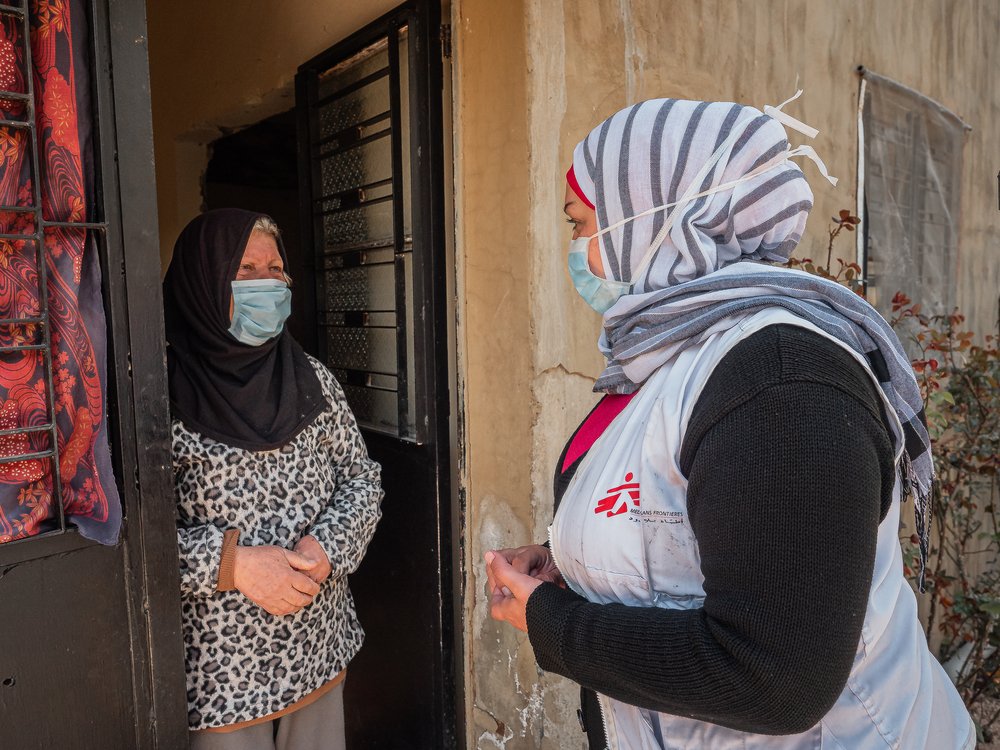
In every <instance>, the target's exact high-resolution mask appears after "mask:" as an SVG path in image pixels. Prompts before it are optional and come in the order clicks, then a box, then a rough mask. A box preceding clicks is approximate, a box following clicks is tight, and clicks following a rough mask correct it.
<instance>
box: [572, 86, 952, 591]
mask: <svg viewBox="0 0 1000 750" xmlns="http://www.w3.org/2000/svg"><path fill="white" fill-rule="evenodd" d="M747 120H749V124H748V125H747V127H746V128H745V129H744V130H743V131H742V134H741V135H740V136H739V137H738V138H737V139H736V140H735V141H734V142H733V144H732V145H731V147H730V148H729V149H728V152H727V153H724V154H723V156H722V158H721V159H720V160H719V162H718V163H717V164H716V165H715V167H714V168H713V169H711V170H710V171H709V173H708V176H706V177H705V179H704V180H703V181H702V184H699V185H697V186H694V188H693V189H692V185H691V184H690V183H691V181H692V179H693V177H694V176H695V175H696V174H697V173H698V172H699V171H700V170H701V168H702V167H703V166H704V164H705V162H706V161H708V159H709V157H710V156H711V155H712V154H713V153H714V152H715V151H716V150H717V149H718V147H719V144H722V143H723V142H724V141H725V140H726V138H727V137H728V136H729V134H730V133H731V132H732V131H733V129H734V128H738V127H739V126H740V125H741V124H742V123H744V122H745V121H747ZM787 150H788V141H787V139H786V137H785V132H784V128H783V127H782V125H781V124H780V123H779V122H778V121H776V120H774V119H772V118H771V117H770V116H768V115H764V114H762V113H760V112H759V111H758V110H756V109H753V108H752V107H744V106H741V105H738V104H725V103H706V102H688V101H675V100H671V99H654V100H651V101H647V102H642V103H640V104H636V105H633V106H632V107H629V108H627V109H624V110H622V111H621V112H618V113H617V114H615V115H613V116H612V117H611V118H609V119H608V120H605V121H604V122H603V123H601V124H600V125H599V126H598V127H597V128H595V129H594V130H593V131H592V132H591V133H590V135H589V136H587V138H586V139H585V140H584V141H582V142H581V143H580V144H579V145H578V146H577V147H576V151H575V153H574V157H573V168H574V172H575V174H576V179H577V181H578V183H579V185H580V188H581V189H582V190H583V192H584V193H585V194H586V196H587V197H588V198H589V199H590V200H591V202H593V203H594V205H595V210H596V212H597V220H598V226H599V227H600V228H604V227H609V226H612V225H613V224H615V223H616V222H618V221H620V220H622V219H624V218H627V217H629V216H635V215H636V214H638V213H641V212H642V211H645V210H648V209H649V208H652V207H654V206H659V205H663V204H666V203H671V202H673V201H675V200H678V199H680V198H682V197H683V196H684V194H685V193H686V192H689V190H690V192H692V193H694V192H703V191H705V190H708V189H711V188H712V187H713V186H717V185H720V184H724V183H728V182H730V181H733V180H736V179H739V178H740V177H742V176H744V175H746V174H747V173H748V172H750V171H752V170H753V169H755V168H757V167H759V166H760V165H761V164H765V163H767V162H768V161H769V160H773V159H774V158H775V157H776V156H779V155H780V154H782V153H783V152H786V151H787ZM811 207H812V193H811V191H810V190H809V186H808V185H807V184H806V181H805V178H804V176H803V175H802V172H801V171H800V170H799V168H798V167H797V166H795V165H794V164H792V163H791V162H787V161H786V162H784V163H782V164H781V165H780V166H778V167H777V168H775V169H771V170H769V171H767V172H765V173H763V174H760V175H758V176H756V177H754V178H752V179H751V180H748V181H746V182H742V183H740V184H739V185H737V186H735V188H734V189H732V190H726V191H722V192H717V193H713V194H711V195H708V196H705V197H703V198H698V199H696V200H694V201H691V202H688V203H685V204H681V205H679V206H677V207H676V208H675V209H669V211H679V212H680V213H679V214H678V215H677V220H676V221H675V223H674V225H673V227H672V228H671V229H670V231H669V233H668V234H667V236H666V238H665V239H664V241H663V242H662V243H661V244H660V245H659V246H657V247H656V248H653V249H652V250H651V252H654V253H655V254H656V255H655V256H654V257H653V259H652V261H651V262H650V263H649V265H648V266H646V268H645V270H643V271H642V273H641V274H640V277H639V278H636V279H633V278H632V274H633V273H634V272H635V270H636V269H637V268H639V264H640V262H641V260H642V255H643V253H644V252H646V251H647V248H648V247H649V246H650V244H651V241H652V239H653V238H654V237H655V236H656V235H657V233H658V232H659V231H660V229H661V228H662V227H663V222H664V221H665V220H666V217H665V216H664V214H665V213H666V214H668V215H669V213H668V211H664V212H658V213H654V214H652V215H650V216H646V217H642V218H639V219H636V220H635V221H633V222H629V223H626V224H625V225H624V226H622V227H620V228H619V229H616V230H612V231H611V232H608V233H607V234H604V235H602V236H601V238H602V245H601V249H602V260H603V262H604V268H605V269H606V271H607V272H608V276H609V277H613V278H615V279H618V280H623V281H629V280H631V281H632V284H633V285H632V290H631V293H630V294H627V295H625V296H623V297H622V298H620V299H619V300H618V301H617V302H616V303H615V304H614V305H613V306H612V307H611V308H610V309H609V310H608V311H607V312H606V313H605V314H604V331H603V333H602V334H601V339H600V348H601V351H602V353H603V354H604V356H605V358H606V359H607V367H606V369H605V370H604V372H603V373H602V374H601V376H600V378H598V380H597V383H596V384H595V386H594V390H596V391H606V392H610V393H632V392H634V391H636V390H638V388H639V387H640V386H641V385H642V383H644V382H645V380H646V379H647V378H648V377H649V376H650V375H651V374H652V373H653V371H655V370H656V369H657V368H658V367H660V366H662V365H664V364H666V363H667V362H669V361H670V360H672V359H673V358H674V357H675V356H676V355H677V354H678V353H679V352H681V351H683V350H684V349H686V348H688V347H690V346H694V345H696V344H699V343H701V342H703V341H705V340H706V339H708V338H709V337H711V336H713V335H714V334H717V333H720V332H722V331H725V330H727V329H729V328H730V327H732V326H733V325H736V324H738V323H739V322H740V321H741V320H743V319H744V318H746V317H747V316H748V315H751V314H753V313H755V312H758V311H760V310H762V309H764V308H767V307H779V308H783V309H785V310H787V311H789V312H791V313H793V314H795V315H797V316H799V317H801V318H803V319H804V320H807V321H809V322H811V323H812V324H814V325H816V326H817V327H819V328H820V329H821V330H823V331H825V332H826V333H828V334H830V335H831V336H833V337H835V338H836V339H838V340H840V341H842V342H843V343H845V344H846V345H847V346H849V347H850V348H851V349H853V350H854V351H856V352H858V353H859V354H862V355H863V356H864V357H865V358H866V359H867V361H868V363H869V365H870V367H871V369H872V372H873V373H874V374H875V376H876V378H877V379H878V381H879V385H880V388H881V389H882V391H883V393H884V394H885V396H886V399H887V400H888V402H889V403H890V404H891V405H892V407H893V409H894V410H895V412H896V415H897V416H898V417H899V423H900V425H901V427H902V429H901V431H898V430H895V429H894V431H896V432H897V434H896V435H895V438H896V447H897V451H898V452H899V454H900V455H901V461H900V475H901V478H902V480H903V489H904V495H909V494H913V495H914V497H915V504H914V506H915V507H914V510H915V516H916V532H917V535H918V537H919V539H920V556H921V568H920V579H919V587H920V590H921V591H923V588H924V569H925V566H926V560H927V554H928V533H929V529H928V521H929V511H930V502H931V495H932V492H933V487H934V467H933V461H932V458H931V452H930V437H929V435H928V433H927V426H926V420H925V418H924V412H923V399H922V398H921V394H920V389H919V387H918V385H917V382H916V378H915V377H914V375H913V370H912V368H911V366H910V361H909V358H908V356H907V355H906V352H905V351H904V350H903V347H902V345H901V344H900V342H899V339H898V338H897V337H896V334H895V333H894V332H893V330H892V329H891V328H890V326H889V324H888V323H886V321H885V320H884V319H883V318H882V317H881V316H880V315H879V314H878V312H876V311H875V309H874V308H873V307H871V305H869V304H868V303H867V302H866V301H865V300H863V299H862V298H860V297H859V296H858V295H856V294H855V293H854V292H852V291H850V290H849V289H846V288H845V287H843V286H841V285H839V284H836V283H834V282H831V281H827V280H825V279H822V278H819V277H817V276H813V275H811V274H807V273H803V272H799V271H791V270H789V269H784V268H775V267H771V266H769V265H766V264H763V263H741V264H739V265H738V266H733V264H735V263H737V262H738V261H747V260H750V261H761V260H770V261H784V260H786V259H787V258H788V257H789V256H790V255H791V253H792V251H793V249H794V248H795V246H796V244H797V243H798V241H799V239H800V238H801V236H802V231H803V229H804V227H805V222H806V217H807V214H808V212H809V209H810V208H811ZM729 266H732V267H729ZM727 267H728V268H727Z"/></svg>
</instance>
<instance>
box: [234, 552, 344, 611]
mask: <svg viewBox="0 0 1000 750" xmlns="http://www.w3.org/2000/svg"><path fill="white" fill-rule="evenodd" d="M330 570H331V568H330V561H329V559H327V556H326V553H325V552H324V551H323V548H322V547H321V546H320V544H319V542H317V541H316V539H315V538H314V537H312V536H309V535H307V536H304V537H302V539H300V540H299V542H298V543H297V544H296V545H295V549H294V550H287V549H284V548H283V547H275V546H260V547H237V548H236V557H235V561H234V565H233V579H234V583H235V584H236V588H237V589H238V590H239V591H240V593H242V594H243V595H244V596H245V597H246V598H247V599H249V600H250V601H252V602H253V603H254V604H256V605H258V606H259V607H261V608H262V609H264V610H266V611H267V612H270V613H271V614H272V615H279V616H280V615H290V614H294V613H295V612H298V611H299V610H300V609H302V608H303V607H305V606H307V605H308V604H310V603H311V602H312V600H313V597H315V596H316V594H318V593H319V588H320V584H321V583H323V581H325V580H326V579H327V577H329V575H330Z"/></svg>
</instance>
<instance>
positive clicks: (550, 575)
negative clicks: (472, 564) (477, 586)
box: [486, 544, 566, 596]
mask: <svg viewBox="0 0 1000 750" xmlns="http://www.w3.org/2000/svg"><path fill="white" fill-rule="evenodd" d="M495 553H496V554H497V555H500V556H502V557H503V558H504V559H505V560H506V561H507V562H508V563H510V565H511V567H512V568H514V570H516V571H517V572H518V573H523V574H524V575H527V576H531V577H532V578H535V579H537V580H539V581H544V582H546V583H554V584H556V585H557V586H559V587H561V588H566V581H564V580H563V577H562V573H560V572H559V568H557V567H556V562H555V560H554V559H553V557H552V552H551V551H549V548H548V547H543V546H542V545H540V544H528V545H526V546H524V547H513V548H509V549H501V550H495ZM486 575H487V579H488V581H489V588H490V594H493V593H494V592H495V591H496V589H497V583H496V582H495V581H494V580H493V574H492V571H491V569H490V567H489V566H487V567H486ZM503 593H504V594H505V595H508V596H509V595H510V592H509V591H504V592H503Z"/></svg>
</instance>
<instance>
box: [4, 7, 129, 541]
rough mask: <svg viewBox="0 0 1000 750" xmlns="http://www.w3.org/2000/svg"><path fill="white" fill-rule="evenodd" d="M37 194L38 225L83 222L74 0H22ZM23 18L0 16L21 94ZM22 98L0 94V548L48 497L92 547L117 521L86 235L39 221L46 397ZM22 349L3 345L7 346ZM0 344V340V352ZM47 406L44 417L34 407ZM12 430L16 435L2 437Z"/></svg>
mask: <svg viewBox="0 0 1000 750" xmlns="http://www.w3.org/2000/svg"><path fill="white" fill-rule="evenodd" d="M28 10H29V25H30V29H31V31H30V49H31V63H32V65H31V70H32V84H33V87H34V92H33V93H34V119H35V125H36V132H37V142H38V154H37V164H38V171H39V175H38V176H37V177H38V188H39V190H38V193H39V194H40V198H41V216H42V220H43V222H51V223H58V224H63V223H82V222H92V221H95V217H94V216H93V213H94V207H93V196H94V195H95V190H94V189H93V185H92V184H91V179H92V175H93V174H94V171H93V164H92V144H91V132H92V119H91V118H92V115H91V108H90V73H89V65H90V61H89V47H88V29H87V21H88V19H87V16H86V8H85V6H84V4H83V2H79V1H78V0H72V2H71V0H32V1H31V2H29V3H28ZM25 42H26V40H25V38H24V34H23V20H22V19H21V18H20V17H19V16H17V15H16V14H3V15H0V89H2V90H3V91H4V92H12V93H20V94H28V93H29V92H28V87H27V77H26V71H27V70H28V66H27V65H26V57H27V54H26V52H27V46H26V44H25ZM30 116H31V107H30V104H29V102H28V101H27V100H26V98H21V97H7V98H5V97H3V95H2V94H0V117H2V119H3V120H5V121H9V122H8V124H6V125H0V317H2V318H3V319H4V321H0V459H2V458H4V457H8V458H9V457H14V456H22V455H25V454H32V453H43V452H45V451H48V450H49V449H50V448H51V431H49V430H44V429H43V430H35V431H28V430H25V429H24V428H30V427H36V428H37V427H40V426H42V427H43V426H45V425H47V424H49V423H50V422H49V420H50V419H53V418H54V419H55V425H56V430H55V432H56V435H57V449H58V453H57V455H58V474H59V481H60V489H61V492H59V493H57V492H56V484H55V483H56V479H55V476H56V471H55V469H56V466H55V465H54V464H53V461H52V459H51V458H48V457H34V458H27V459H24V460H14V461H7V462H2V463H0V542H8V541H11V540H14V539H21V538H23V537H27V536H32V535H34V534H38V533H42V532H44V531H48V530H51V529H54V528H58V522H57V519H58V509H57V508H56V507H55V503H56V501H57V498H58V497H59V496H61V498H62V505H63V510H64V513H65V516H66V518H67V519H68V520H69V521H71V522H72V523H73V524H75V525H76V526H77V527H78V528H79V530H80V532H81V533H82V534H83V535H84V536H86V537H88V538H91V539H94V540H96V541H99V542H103V543H105V544H113V543H115V542H116V541H117V538H118V530H119V526H120V523H121V509H120V503H119V500H118V492H117V489H116V486H115V482H114V476H113V473H112V469H111V462H110V453H109V447H108V436H107V420H106V403H105V395H106V387H105V386H106V363H105V358H106V330H107V329H106V325H105V319H104V310H103V302H102V296H101V279H100V263H99V258H98V254H97V243H96V237H95V236H94V231H95V230H88V229H85V228H77V227H67V226H61V225H60V226H49V225H46V224H45V223H43V225H42V232H41V237H42V245H43V247H42V251H43V254H44V258H45V261H44V262H45V270H46V274H47V279H46V291H47V305H48V320H49V332H48V333H49V339H50V341H49V343H50V345H51V347H50V351H51V372H52V379H51V384H52V385H51V393H50V392H49V388H50V386H49V381H48V379H47V377H46V374H47V370H48V367H49V365H48V362H47V359H48V358H47V356H46V351H45V347H44V346H42V345H44V344H45V343H46V342H45V333H46V331H45V326H44V324H43V323H41V322H27V323H21V322H10V319H11V318H16V319H22V318H28V319H32V318H39V317H41V315H42V312H43V300H42V299H41V298H40V294H39V292H40V281H41V279H40V274H39V268H38V262H37V257H36V239H35V238H34V237H33V236H32V235H35V236H37V235H36V226H35V223H36V216H37V214H36V213H35V212H34V211H33V210H32V208H33V207H34V206H35V205H36V200H37V198H36V185H35V178H36V176H35V175H34V174H33V171H34V170H33V164H34V163H35V161H36V159H35V155H34V154H33V153H32V138H31V133H30V131H29V130H28V129H27V128H25V127H20V126H18V125H17V124H13V123H21V122H26V121H27V118H28V117H30ZM17 345H36V346H39V347H40V348H39V349H33V350H17V351H13V350H11V349H10V348H9V347H12V346H17ZM5 347H6V348H5ZM50 400H51V403H52V413H51V414H50V410H49V407H48V403H49V402H50ZM16 430H20V431H19V432H11V431H16Z"/></svg>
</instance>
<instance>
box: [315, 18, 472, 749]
mask: <svg viewBox="0 0 1000 750" xmlns="http://www.w3.org/2000/svg"><path fill="white" fill-rule="evenodd" d="M440 39H441V26H440V5H439V3H438V2H435V1H433V0H432V1H426V0H422V1H414V2H409V3H406V4H404V5H401V6H400V7H399V8H398V9H396V10H395V11H393V12H391V13H389V14H387V15H386V16H383V17H382V18H381V19H379V20H377V21H375V22H374V23H373V24H371V25H369V26H368V27H366V28H364V29H362V30H361V31H359V32H358V33H356V34H354V35H353V36H351V37H349V38H348V39H346V40H344V41H343V42H341V43H339V44H337V45H335V46H334V47H332V48H331V49H330V50H328V51H326V52H324V53H322V54H320V55H318V56H317V57H316V58H314V59H312V60H310V61H309V62H307V63H305V64H304V65H302V66H301V67H300V68H299V73H298V76H297V77H296V109H297V112H298V134H299V138H298V142H299V148H300V152H299V177H300V180H301V187H300V198H301V203H300V205H301V207H302V214H301V215H302V221H301V229H302V244H301V247H302V248H303V249H304V250H305V249H308V251H309V252H310V254H311V262H312V264H313V268H314V269H315V271H314V279H315V282H316V286H315V288H316V311H315V318H314V327H315V331H316V344H317V352H318V355H319V358H320V359H321V360H322V361H323V362H324V363H326V364H327V366H328V367H330V368H331V370H332V371H333V372H334V374H335V375H336V376H337V378H338V380H339V381H340V382H341V384H342V385H343V387H344V390H345V393H346V394H347V399H348V401H349V403H350V404H351V408H352V410H353V411H354V413H355V415H356V417H357V419H358V423H359V425H360V426H361V430H362V434H363V435H364V438H365V441H366V443H367V444H368V449H369V452H370V453H371V455H372V457H373V458H375V459H376V460H377V461H379V462H380V463H381V464H382V480H383V486H384V488H385V493H386V494H385V500H384V501H383V504H382V511H383V515H382V521H381V523H380V525H379V528H378V531H377V532H376V534H375V537H374V539H373V541H372V544H371V546H370V547H369V550H368V554H367V556H366V558H365V560H364V562H363V563H362V565H361V567H360V569H359V570H358V571H357V573H356V574H355V575H354V576H352V578H351V589H352V591H353V593H354V597H355V600H356V602H357V607H358V614H359V617H360V619H361V623H362V625H363V626H364V628H365V631H366V633H367V638H366V643H365V646H364V648H363V649H362V650H361V652H360V653H359V655H358V657H357V658H356V659H355V661H354V662H353V663H352V664H351V666H350V669H349V676H348V679H347V687H346V691H345V702H346V714H347V725H348V726H347V729H348V745H349V746H351V747H353V748H378V749H382V748H407V749H410V748H412V750H429V749H434V750H436V749H437V748H451V747H456V746H458V745H459V742H460V740H459V731H458V721H459V720H458V716H459V715H460V711H457V710H456V708H457V706H456V685H455V681H456V670H455V665H456V661H457V660H456V655H455V650H456V649H455V634H454V625H453V607H454V601H455V598H456V592H455V591H454V590H453V587H452V560H451V528H450V527H451V523H450V520H451V504H450V503H451V500H450V498H451V488H450V476H451V471H450V453H449V425H450V419H451V416H450V414H449V391H448V326H447V319H448V315H449V307H448V300H447V294H446V278H447V267H446V265H447V261H446V242H445V234H444V231H445V229H444V216H445V208H444V189H443V174H444V159H443V133H442V59H441V44H440Z"/></svg>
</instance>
